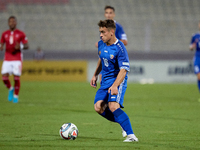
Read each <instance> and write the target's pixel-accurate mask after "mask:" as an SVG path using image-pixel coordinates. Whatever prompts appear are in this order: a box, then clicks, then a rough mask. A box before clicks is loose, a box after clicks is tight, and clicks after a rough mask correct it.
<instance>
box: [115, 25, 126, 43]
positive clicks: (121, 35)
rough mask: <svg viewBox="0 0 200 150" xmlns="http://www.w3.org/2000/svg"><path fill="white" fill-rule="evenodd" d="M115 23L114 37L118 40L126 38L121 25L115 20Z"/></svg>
mask: <svg viewBox="0 0 200 150" xmlns="http://www.w3.org/2000/svg"><path fill="white" fill-rule="evenodd" d="M115 25H116V30H115V36H116V38H117V39H119V40H127V36H126V33H125V32H124V29H123V27H122V26H121V25H120V24H119V23H118V22H116V21H115Z"/></svg>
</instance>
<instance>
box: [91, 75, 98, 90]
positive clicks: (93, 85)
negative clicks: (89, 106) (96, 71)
mask: <svg viewBox="0 0 200 150" xmlns="http://www.w3.org/2000/svg"><path fill="white" fill-rule="evenodd" d="M90 85H91V86H92V87H94V88H96V87H97V77H96V76H93V77H92V79H91V81H90Z"/></svg>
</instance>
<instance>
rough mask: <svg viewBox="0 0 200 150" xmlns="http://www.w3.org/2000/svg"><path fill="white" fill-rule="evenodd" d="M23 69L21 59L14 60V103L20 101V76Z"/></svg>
mask: <svg viewBox="0 0 200 150" xmlns="http://www.w3.org/2000/svg"><path fill="white" fill-rule="evenodd" d="M21 70H22V62H21V61H13V74H14V83H15V84H14V89H15V91H14V98H13V103H18V98H19V91H20V76H21Z"/></svg>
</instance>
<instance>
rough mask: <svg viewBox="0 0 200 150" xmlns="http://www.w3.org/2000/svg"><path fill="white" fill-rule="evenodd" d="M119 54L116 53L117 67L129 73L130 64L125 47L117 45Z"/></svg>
mask: <svg viewBox="0 0 200 150" xmlns="http://www.w3.org/2000/svg"><path fill="white" fill-rule="evenodd" d="M118 48H119V52H118V65H119V68H120V69H125V70H126V71H130V64H129V58H128V53H127V51H126V48H125V46H122V45H120V44H119V45H118Z"/></svg>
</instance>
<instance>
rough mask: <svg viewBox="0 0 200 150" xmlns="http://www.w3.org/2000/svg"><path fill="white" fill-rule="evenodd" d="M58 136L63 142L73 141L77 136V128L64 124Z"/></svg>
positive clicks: (71, 124)
mask: <svg viewBox="0 0 200 150" xmlns="http://www.w3.org/2000/svg"><path fill="white" fill-rule="evenodd" d="M60 136H61V138H63V139H65V140H75V139H76V138H77V136H78V128H77V127H76V125H75V124H73V123H65V124H63V125H62V127H61V128H60Z"/></svg>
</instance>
